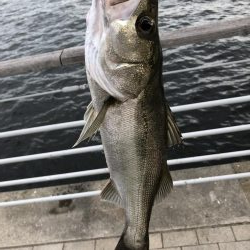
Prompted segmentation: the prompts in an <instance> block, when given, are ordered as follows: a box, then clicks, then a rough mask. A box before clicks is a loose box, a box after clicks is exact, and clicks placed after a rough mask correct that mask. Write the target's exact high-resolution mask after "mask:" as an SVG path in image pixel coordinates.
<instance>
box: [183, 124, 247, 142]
mask: <svg viewBox="0 0 250 250" xmlns="http://www.w3.org/2000/svg"><path fill="white" fill-rule="evenodd" d="M247 130H250V124H245V125H238V126H232V127H225V128H215V129H208V130H201V131H195V132H188V133H183V134H182V136H183V139H191V138H198V137H205V136H210V135H222V134H228V133H235V132H242V131H247Z"/></svg>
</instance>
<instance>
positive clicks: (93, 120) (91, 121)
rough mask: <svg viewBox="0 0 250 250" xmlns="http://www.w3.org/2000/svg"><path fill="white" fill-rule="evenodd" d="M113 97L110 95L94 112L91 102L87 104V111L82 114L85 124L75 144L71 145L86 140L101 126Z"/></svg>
mask: <svg viewBox="0 0 250 250" xmlns="http://www.w3.org/2000/svg"><path fill="white" fill-rule="evenodd" d="M113 102H114V99H113V98H112V97H110V98H108V99H107V100H106V101H105V102H104V103H103V106H102V108H101V110H100V111H99V112H96V111H95V109H94V106H93V104H92V102H91V103H90V104H89V105H88V107H87V111H86V112H85V115H84V120H85V121H86V124H85V126H84V128H83V130H82V132H81V134H80V136H79V138H78V140H77V142H76V143H75V145H74V146H73V147H76V146H77V145H78V144H79V143H81V142H82V141H84V140H86V139H87V138H89V137H91V136H92V135H94V134H95V133H96V131H97V130H98V129H99V127H100V126H101V124H102V122H103V120H104V118H105V115H106V113H107V110H108V108H109V107H110V105H111V104H113Z"/></svg>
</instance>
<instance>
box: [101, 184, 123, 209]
mask: <svg viewBox="0 0 250 250" xmlns="http://www.w3.org/2000/svg"><path fill="white" fill-rule="evenodd" d="M101 199H102V200H104V201H107V202H110V203H113V204H116V205H118V206H119V207H123V204H122V198H121V196H120V194H119V193H118V191H117V189H116V187H115V184H114V182H113V181H112V180H111V179H110V180H109V181H108V183H107V184H106V186H105V187H104V188H103V190H102V192H101Z"/></svg>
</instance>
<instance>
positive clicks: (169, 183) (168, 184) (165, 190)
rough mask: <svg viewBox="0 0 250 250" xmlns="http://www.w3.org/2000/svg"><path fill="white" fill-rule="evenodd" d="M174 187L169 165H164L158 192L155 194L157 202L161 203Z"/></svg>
mask: <svg viewBox="0 0 250 250" xmlns="http://www.w3.org/2000/svg"><path fill="white" fill-rule="evenodd" d="M172 189H173V180H172V177H171V175H170V173H169V170H168V168H167V166H164V167H163V170H162V176H161V180H160V184H159V189H158V192H157V194H156V196H155V204H158V203H160V202H161V201H162V200H163V199H164V198H166V197H167V196H168V194H169V193H170V192H171V190H172Z"/></svg>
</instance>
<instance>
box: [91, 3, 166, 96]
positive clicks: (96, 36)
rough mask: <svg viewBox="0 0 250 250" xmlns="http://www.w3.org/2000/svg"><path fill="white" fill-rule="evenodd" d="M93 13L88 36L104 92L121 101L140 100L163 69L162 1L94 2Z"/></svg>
mask: <svg viewBox="0 0 250 250" xmlns="http://www.w3.org/2000/svg"><path fill="white" fill-rule="evenodd" d="M91 9H92V10H90V16H89V18H88V19H89V20H88V29H87V32H89V33H91V35H89V36H88V37H89V38H90V39H89V43H92V44H94V46H95V47H96V48H97V51H98V56H97V57H98V58H99V60H100V68H101V70H102V72H101V73H100V74H99V75H101V76H102V77H103V76H105V80H104V81H103V82H102V83H101V85H102V88H103V89H105V90H106V91H107V92H108V93H109V94H110V95H112V96H114V97H116V98H117V99H120V100H126V99H128V98H133V97H136V96H137V95H138V93H140V91H141V90H142V88H143V86H145V84H146V83H147V82H148V81H149V79H150V77H151V76H152V74H153V73H154V72H155V71H156V70H157V68H158V70H159V68H160V66H161V65H160V63H161V60H162V59H161V58H162V54H161V46H160V41H159V32H158V0H93V2H92V7H91ZM91 13H92V14H91ZM93 71H95V72H97V70H96V69H93ZM95 74H96V73H95ZM96 78H98V77H96ZM99 79H100V77H99ZM131 83H135V84H134V85H133V84H132V85H131ZM135 85H136V86H135Z"/></svg>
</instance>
